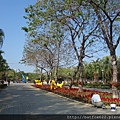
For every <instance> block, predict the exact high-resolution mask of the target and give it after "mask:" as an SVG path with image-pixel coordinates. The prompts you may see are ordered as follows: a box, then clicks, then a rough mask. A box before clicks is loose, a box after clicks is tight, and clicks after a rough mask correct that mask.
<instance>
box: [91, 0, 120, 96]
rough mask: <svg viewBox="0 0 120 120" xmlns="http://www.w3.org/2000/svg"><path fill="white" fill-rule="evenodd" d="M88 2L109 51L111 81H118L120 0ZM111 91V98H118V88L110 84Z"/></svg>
mask: <svg viewBox="0 0 120 120" xmlns="http://www.w3.org/2000/svg"><path fill="white" fill-rule="evenodd" d="M89 3H90V4H91V5H92V7H93V9H94V11H95V13H96V16H97V18H98V23H99V26H100V30H101V31H100V33H101V34H102V37H103V40H104V41H105V43H106V45H107V47H108V50H109V52H110V56H111V64H112V70H113V71H112V74H113V78H112V82H118V79H117V60H116V48H117V46H118V44H119V42H120V35H119V29H120V24H119V21H120V9H119V8H120V2H119V0H89ZM112 91H113V98H118V90H117V88H116V87H115V86H112Z"/></svg>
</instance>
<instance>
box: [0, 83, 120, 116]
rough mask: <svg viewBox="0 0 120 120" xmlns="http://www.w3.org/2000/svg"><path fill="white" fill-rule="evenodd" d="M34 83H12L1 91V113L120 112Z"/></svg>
mask: <svg viewBox="0 0 120 120" xmlns="http://www.w3.org/2000/svg"><path fill="white" fill-rule="evenodd" d="M31 85H32V83H11V85H10V86H8V87H7V88H5V89H3V90H2V91H0V115H2V114H16V115H18V114H25V115H26V114H28V115H29V114H30V115H37V114H38V115H39V114H41V115H45V114H51V115H52V114H75V115H76V114H78V115H79V114H120V109H119V108H118V109H117V111H114V112H113V111H111V110H110V108H108V109H97V108H94V107H92V106H91V105H88V104H84V103H81V102H77V101H74V100H71V99H67V98H64V97H61V96H59V95H55V94H53V93H51V92H46V91H43V90H40V89H39V88H34V87H32V86H31Z"/></svg>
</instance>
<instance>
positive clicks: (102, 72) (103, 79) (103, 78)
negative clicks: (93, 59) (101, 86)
mask: <svg viewBox="0 0 120 120" xmlns="http://www.w3.org/2000/svg"><path fill="white" fill-rule="evenodd" d="M102 81H104V70H103V69H102Z"/></svg>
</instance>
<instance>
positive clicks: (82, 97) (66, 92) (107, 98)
mask: <svg viewBox="0 0 120 120" xmlns="http://www.w3.org/2000/svg"><path fill="white" fill-rule="evenodd" d="M32 86H34V87H37V88H40V89H43V90H47V91H50V92H53V93H55V94H59V95H62V96H65V97H68V98H71V99H75V100H78V101H80V102H84V103H89V104H91V94H92V93H93V92H94V93H97V94H99V95H100V97H101V100H102V101H103V102H104V103H105V105H110V104H112V103H114V104H116V105H117V106H120V99H119V98H112V93H108V92H101V91H95V90H86V89H83V92H80V93H78V92H77V91H78V88H71V89H68V88H65V87H63V88H57V89H55V90H50V86H49V85H32Z"/></svg>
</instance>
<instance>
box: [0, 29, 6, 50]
mask: <svg viewBox="0 0 120 120" xmlns="http://www.w3.org/2000/svg"><path fill="white" fill-rule="evenodd" d="M4 37H5V34H4V32H3V30H2V29H0V48H1V47H2V46H3V40H4Z"/></svg>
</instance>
